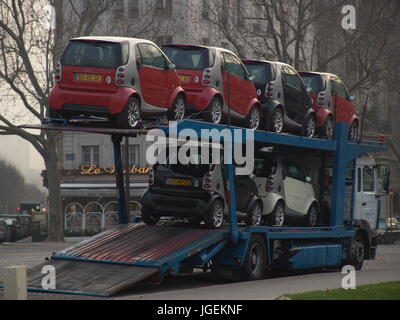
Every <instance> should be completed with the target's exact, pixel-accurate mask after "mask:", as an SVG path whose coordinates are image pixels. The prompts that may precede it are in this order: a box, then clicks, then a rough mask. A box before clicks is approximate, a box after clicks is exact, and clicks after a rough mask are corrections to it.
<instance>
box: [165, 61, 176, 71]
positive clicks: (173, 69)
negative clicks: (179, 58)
mask: <svg viewBox="0 0 400 320" xmlns="http://www.w3.org/2000/svg"><path fill="white" fill-rule="evenodd" d="M167 70H168V71H175V70H176V65H174V64H173V63H169V64H168V66H167Z"/></svg>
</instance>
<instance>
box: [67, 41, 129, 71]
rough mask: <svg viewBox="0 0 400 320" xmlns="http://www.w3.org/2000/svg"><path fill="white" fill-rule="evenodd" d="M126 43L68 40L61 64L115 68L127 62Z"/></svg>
mask: <svg viewBox="0 0 400 320" xmlns="http://www.w3.org/2000/svg"><path fill="white" fill-rule="evenodd" d="M127 49H128V45H124V47H123V48H122V47H121V44H119V43H112V42H100V41H77V40H73V41H70V43H69V44H68V46H67V48H66V49H65V51H64V54H63V57H62V59H61V64H62V65H65V66H74V67H93V68H110V69H116V68H118V67H119V66H121V65H122V64H124V62H127V60H128V59H127V58H128V57H127V55H128V53H127Z"/></svg>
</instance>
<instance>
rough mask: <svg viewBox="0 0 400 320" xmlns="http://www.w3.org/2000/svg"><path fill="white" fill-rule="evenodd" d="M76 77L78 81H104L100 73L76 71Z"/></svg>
mask: <svg viewBox="0 0 400 320" xmlns="http://www.w3.org/2000/svg"><path fill="white" fill-rule="evenodd" d="M74 79H75V80H78V81H90V82H102V80H103V76H101V75H100V74H89V73H76V74H75V76H74Z"/></svg>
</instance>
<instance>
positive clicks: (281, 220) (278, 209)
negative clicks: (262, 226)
mask: <svg viewBox="0 0 400 320" xmlns="http://www.w3.org/2000/svg"><path fill="white" fill-rule="evenodd" d="M284 224H285V205H284V204H283V202H282V201H278V202H277V203H276V205H275V208H274V211H272V213H271V214H270V217H269V225H271V226H278V227H282V226H283V225H284Z"/></svg>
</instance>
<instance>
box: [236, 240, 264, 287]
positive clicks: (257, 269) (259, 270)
mask: <svg viewBox="0 0 400 320" xmlns="http://www.w3.org/2000/svg"><path fill="white" fill-rule="evenodd" d="M266 252H267V248H266V245H265V241H264V238H263V237H262V236H260V235H254V236H252V237H251V239H250V242H249V246H248V249H247V253H246V257H245V260H244V264H243V267H242V279H243V280H245V281H253V280H260V279H263V278H264V275H265V271H266V268H267V255H266Z"/></svg>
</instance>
